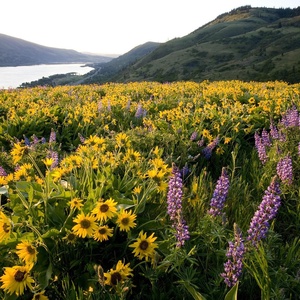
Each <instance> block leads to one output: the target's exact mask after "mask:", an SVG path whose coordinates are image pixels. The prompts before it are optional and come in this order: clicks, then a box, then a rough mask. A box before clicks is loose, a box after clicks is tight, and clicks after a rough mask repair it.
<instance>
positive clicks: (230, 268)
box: [221, 224, 246, 287]
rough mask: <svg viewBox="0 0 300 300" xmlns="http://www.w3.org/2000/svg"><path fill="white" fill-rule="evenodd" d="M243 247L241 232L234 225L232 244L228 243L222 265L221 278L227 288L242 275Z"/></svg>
mask: <svg viewBox="0 0 300 300" xmlns="http://www.w3.org/2000/svg"><path fill="white" fill-rule="evenodd" d="M245 251H246V250H245V245H244V240H243V236H242V232H241V230H240V229H239V228H238V226H237V225H236V224H234V242H231V241H230V242H229V247H228V249H227V253H226V256H227V257H228V260H227V262H226V263H225V264H224V273H222V274H221V276H222V277H223V278H224V282H225V283H226V284H227V286H229V287H232V286H234V285H235V284H236V283H237V282H238V279H239V277H240V276H241V274H242V270H243V259H244V254H245Z"/></svg>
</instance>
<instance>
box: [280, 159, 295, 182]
mask: <svg viewBox="0 0 300 300" xmlns="http://www.w3.org/2000/svg"><path fill="white" fill-rule="evenodd" d="M276 171H277V175H278V177H279V178H280V179H281V180H282V181H283V182H285V183H287V184H288V185H290V184H292V182H293V164H292V158H291V156H290V155H287V156H286V157H284V158H282V159H280V160H279V162H278V163H277V166H276Z"/></svg>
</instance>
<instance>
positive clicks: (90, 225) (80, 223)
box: [72, 213, 97, 238]
mask: <svg viewBox="0 0 300 300" xmlns="http://www.w3.org/2000/svg"><path fill="white" fill-rule="evenodd" d="M95 221H96V220H95V218H94V217H93V216H90V215H85V214H83V213H82V214H79V215H78V216H77V217H76V218H75V219H74V220H73V222H74V223H77V224H76V225H75V226H73V228H72V230H73V232H74V234H76V235H78V236H79V237H82V238H85V237H91V236H93V234H94V232H95V230H96V229H97V224H96V222H95Z"/></svg>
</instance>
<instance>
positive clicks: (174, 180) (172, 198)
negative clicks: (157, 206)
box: [167, 166, 190, 247]
mask: <svg viewBox="0 0 300 300" xmlns="http://www.w3.org/2000/svg"><path fill="white" fill-rule="evenodd" d="M172 174H173V175H172V177H171V179H170V180H169V184H168V187H169V190H168V196H167V198H168V199H167V203H168V215H169V217H170V219H171V221H172V222H173V225H172V227H173V228H175V230H176V233H175V236H176V239H177V247H181V246H183V245H184V243H185V241H186V240H188V239H189V238H190V235H189V231H188V225H187V224H186V221H185V220H184V219H183V216H182V196H183V192H182V189H183V183H182V178H181V172H180V170H179V169H178V168H177V167H176V166H173V170H172Z"/></svg>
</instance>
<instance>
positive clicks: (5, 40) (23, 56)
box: [0, 34, 112, 67]
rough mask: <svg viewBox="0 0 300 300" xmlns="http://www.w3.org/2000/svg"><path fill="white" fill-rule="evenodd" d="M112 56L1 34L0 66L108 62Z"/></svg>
mask: <svg viewBox="0 0 300 300" xmlns="http://www.w3.org/2000/svg"><path fill="white" fill-rule="evenodd" d="M111 59H112V58H111V57H105V56H98V55H88V54H83V53H80V52H77V51H74V50H67V49H58V48H51V47H45V46H41V45H38V44H35V43H31V42H27V41H25V40H22V39H19V38H15V37H11V36H8V35H5V34H0V66H1V67H4V66H21V65H23V66H24V65H36V64H52V63H91V62H108V61H110V60H111Z"/></svg>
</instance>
